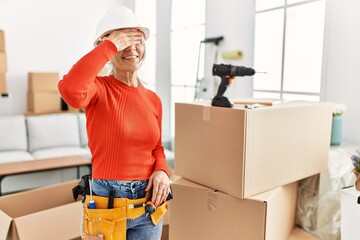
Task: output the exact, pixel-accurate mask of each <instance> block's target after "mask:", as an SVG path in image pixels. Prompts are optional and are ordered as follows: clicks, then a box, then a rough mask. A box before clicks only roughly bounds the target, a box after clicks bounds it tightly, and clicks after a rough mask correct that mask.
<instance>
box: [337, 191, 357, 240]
mask: <svg viewBox="0 0 360 240" xmlns="http://www.w3.org/2000/svg"><path fill="white" fill-rule="evenodd" d="M359 222H360V192H359V191H356V189H355V188H354V186H352V187H348V188H344V189H342V191H341V239H345V240H358V239H359Z"/></svg>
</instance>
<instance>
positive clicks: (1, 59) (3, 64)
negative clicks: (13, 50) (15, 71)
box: [0, 52, 7, 72]
mask: <svg viewBox="0 0 360 240" xmlns="http://www.w3.org/2000/svg"><path fill="white" fill-rule="evenodd" d="M0 72H7V59H6V53H5V52H0Z"/></svg>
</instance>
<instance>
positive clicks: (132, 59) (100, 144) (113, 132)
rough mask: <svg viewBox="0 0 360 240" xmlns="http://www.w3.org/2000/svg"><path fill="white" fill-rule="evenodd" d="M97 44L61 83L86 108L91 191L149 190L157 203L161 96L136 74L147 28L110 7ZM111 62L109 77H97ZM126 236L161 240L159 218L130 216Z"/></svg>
mask: <svg viewBox="0 0 360 240" xmlns="http://www.w3.org/2000/svg"><path fill="white" fill-rule="evenodd" d="M97 32H98V35H97V36H96V37H97V38H96V41H95V48H94V49H93V50H91V51H90V52H89V53H88V54H86V55H85V56H84V57H82V58H81V59H80V60H79V61H78V62H77V63H76V64H75V65H74V66H73V67H72V68H71V70H70V71H69V72H68V73H67V74H66V75H64V77H63V79H62V80H60V82H59V85H58V87H59V91H60V94H61V96H62V97H63V99H64V100H65V101H66V102H67V103H68V104H69V105H71V106H73V107H76V108H81V109H84V111H85V114H86V119H87V134H88V139H89V141H88V142H89V143H88V145H89V148H90V151H91V155H92V169H93V170H92V183H91V185H92V191H93V193H94V194H95V195H97V196H108V194H109V191H110V189H114V190H115V197H116V198H128V199H138V198H144V197H145V193H146V192H151V193H152V198H151V200H152V202H153V203H154V204H155V206H159V205H160V204H162V203H163V202H165V201H166V198H167V196H168V194H169V190H170V180H169V176H170V172H169V168H168V166H167V164H166V159H165V155H164V149H163V146H162V141H161V124H162V105H161V101H160V98H159V97H158V96H157V95H156V94H155V93H154V92H152V91H150V90H148V89H146V88H145V87H144V86H143V85H142V84H141V82H140V81H139V79H138V77H137V72H138V69H139V68H140V66H141V64H142V61H143V59H144V55H145V40H146V39H147V37H148V36H149V30H148V29H147V28H145V27H142V26H141V25H140V24H139V21H138V19H137V18H136V16H135V15H134V14H133V12H132V11H131V10H129V9H128V8H125V7H120V8H116V9H113V10H110V11H109V12H108V13H107V14H106V15H105V16H104V17H103V19H102V20H101V21H100V22H99V24H98V27H97ZM108 61H110V62H111V64H112V67H113V70H112V73H111V75H109V76H104V77H100V76H97V75H98V73H99V72H100V71H101V69H102V68H103V67H104V65H105V64H106V63H107V62H108ZM126 229H127V230H126V239H137V240H139V239H144V240H145V239H146V240H151V239H154V240H155V239H160V237H161V231H162V222H159V223H158V224H156V225H155V226H154V224H153V223H152V221H151V219H150V218H149V217H147V216H146V214H143V215H141V216H140V217H138V218H136V219H128V220H127V224H126Z"/></svg>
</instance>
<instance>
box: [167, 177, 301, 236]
mask: <svg viewBox="0 0 360 240" xmlns="http://www.w3.org/2000/svg"><path fill="white" fill-rule="evenodd" d="M172 188H173V191H174V199H173V200H172V203H171V215H170V221H171V224H170V239H171V240H178V239H179V240H183V239H186V240H199V239H207V240H212V239H214V240H218V239H226V240H235V239H236V240H238V239H251V240H287V239H288V237H289V235H290V232H291V231H292V229H293V228H294V220H295V207H296V195H297V182H294V183H291V184H289V185H286V186H283V187H279V188H276V189H274V190H272V191H268V192H265V193H262V194H259V195H256V196H253V197H250V198H248V199H240V198H236V197H233V196H231V195H228V194H226V193H222V192H219V191H215V190H213V189H211V188H208V187H205V186H202V185H199V184H196V183H194V182H191V181H188V180H185V179H184V178H182V179H179V180H176V181H175V182H174V183H173V184H172Z"/></svg>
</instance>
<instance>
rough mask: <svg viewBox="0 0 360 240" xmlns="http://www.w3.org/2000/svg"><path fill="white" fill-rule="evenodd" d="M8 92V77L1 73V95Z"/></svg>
mask: <svg viewBox="0 0 360 240" xmlns="http://www.w3.org/2000/svg"><path fill="white" fill-rule="evenodd" d="M6 92H7V85H6V76H5V73H4V72H0V93H6Z"/></svg>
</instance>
